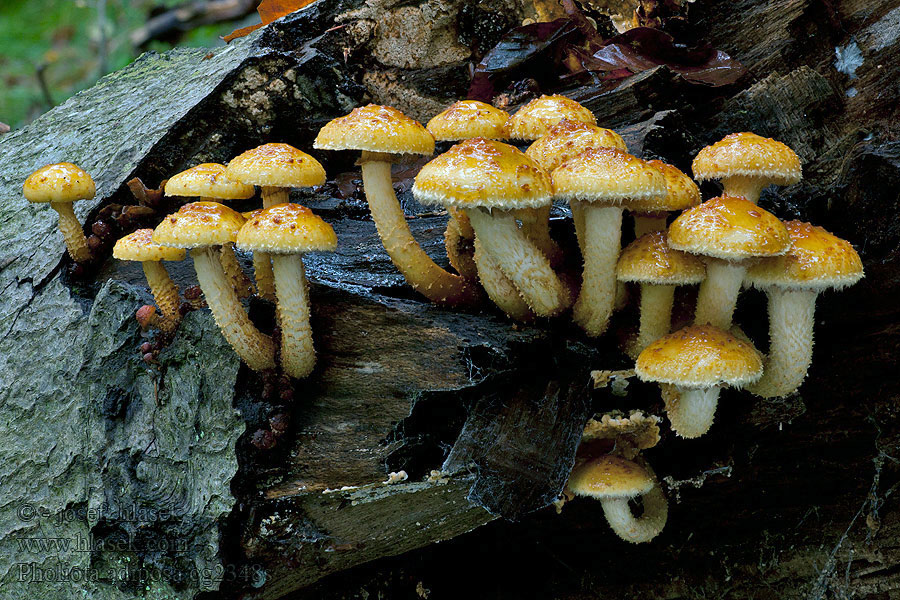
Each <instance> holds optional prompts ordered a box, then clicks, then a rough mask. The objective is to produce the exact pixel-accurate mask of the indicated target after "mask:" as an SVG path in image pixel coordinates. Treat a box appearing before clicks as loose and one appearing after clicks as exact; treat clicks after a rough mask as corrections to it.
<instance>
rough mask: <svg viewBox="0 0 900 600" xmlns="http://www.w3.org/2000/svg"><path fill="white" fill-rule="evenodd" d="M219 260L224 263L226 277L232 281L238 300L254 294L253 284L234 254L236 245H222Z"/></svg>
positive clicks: (229, 243)
mask: <svg viewBox="0 0 900 600" xmlns="http://www.w3.org/2000/svg"><path fill="white" fill-rule="evenodd" d="M219 259H220V260H221V261H222V268H223V269H225V276H226V277H228V279H229V280H230V281H231V285H232V286H233V287H234V290H235V291H236V292H237V295H238V298H246V297H248V296H250V295H251V294H253V283H252V282H251V281H250V279H249V278H248V277H247V275H246V274H245V273H244V270H243V269H242V268H241V263H239V262H238V259H237V256H235V254H234V243H232V242H228V243H227V244H222V250H221V252H220V256H219Z"/></svg>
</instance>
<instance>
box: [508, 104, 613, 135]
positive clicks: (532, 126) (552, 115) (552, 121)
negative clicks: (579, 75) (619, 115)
mask: <svg viewBox="0 0 900 600" xmlns="http://www.w3.org/2000/svg"><path fill="white" fill-rule="evenodd" d="M563 119H568V120H570V121H581V122H582V123H590V124H591V125H596V124H597V119H596V118H595V117H594V114H593V113H592V112H591V111H589V110H588V109H586V108H585V107H583V106H582V105H580V104H578V103H577V102H575V101H574V100H572V99H571V98H566V97H565V96H541V97H540V98H535V99H534V100H532V101H531V102H529V103H528V104H526V105H525V106H523V107H522V108H520V109H519V110H518V111H516V114H514V115H513V116H511V117H510V118H509V120H508V121H507V122H506V132H507V134H508V135H509V137H511V138H513V139H516V140H536V139H538V138H539V137H541V136H543V135H546V134H547V131H548V130H549V129H550V128H551V127H553V126H554V125H556V124H557V123H559V122H560V121H562V120H563Z"/></svg>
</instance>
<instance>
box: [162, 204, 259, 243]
mask: <svg viewBox="0 0 900 600" xmlns="http://www.w3.org/2000/svg"><path fill="white" fill-rule="evenodd" d="M243 225H244V217H242V216H241V214H240V213H238V212H236V211H234V210H231V209H230V208H228V207H227V206H225V205H224V204H219V203H218V202H192V203H191V204H185V205H184V206H182V207H181V208H180V209H179V210H178V212H176V213H175V214H171V215H168V216H167V217H166V218H164V219H163V220H162V222H161V223H160V224H159V225H157V227H156V229H155V230H154V232H153V241H154V242H156V243H157V244H159V245H161V246H172V247H174V248H188V249H190V248H200V247H205V246H220V245H222V244H224V243H226V242H232V241H234V239H235V237H237V234H238V231H240V230H241V227H242V226H243Z"/></svg>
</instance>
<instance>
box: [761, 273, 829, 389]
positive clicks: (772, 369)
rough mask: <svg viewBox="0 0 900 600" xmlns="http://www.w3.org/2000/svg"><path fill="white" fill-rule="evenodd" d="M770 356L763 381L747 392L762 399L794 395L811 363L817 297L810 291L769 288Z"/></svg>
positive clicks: (815, 293) (767, 359) (816, 293)
mask: <svg viewBox="0 0 900 600" xmlns="http://www.w3.org/2000/svg"><path fill="white" fill-rule="evenodd" d="M767 292H768V295H769V355H768V357H767V358H766V364H765V369H764V370H763V376H762V379H760V380H759V381H758V382H757V383H754V384H753V385H748V386H747V389H748V390H749V391H751V392H753V393H754V394H756V395H758V396H762V397H763V398H777V397H780V396H787V395H788V394H791V393H793V392H794V391H795V390H796V389H797V388H799V387H800V384H802V383H803V380H804V379H805V378H806V371H807V369H809V365H810V363H811V362H812V349H813V325H814V324H815V318H814V315H815V312H816V296H817V295H818V292H814V291H812V290H783V289H780V288H769V289H768V290H767Z"/></svg>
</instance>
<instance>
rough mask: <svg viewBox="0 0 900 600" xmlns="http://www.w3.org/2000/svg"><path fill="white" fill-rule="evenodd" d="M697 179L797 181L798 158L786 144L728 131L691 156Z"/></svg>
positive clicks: (798, 172) (778, 182) (799, 173)
mask: <svg viewBox="0 0 900 600" xmlns="http://www.w3.org/2000/svg"><path fill="white" fill-rule="evenodd" d="M692 169H693V171H694V177H696V178H697V179H699V180H700V181H703V180H706V179H721V178H724V177H733V176H735V175H741V176H745V177H748V176H749V177H765V178H766V179H767V180H768V181H770V182H771V183H774V184H776V185H791V184H794V183H797V182H798V181H800V177H801V169H800V158H799V157H798V156H797V154H796V153H795V152H794V151H793V150H791V149H790V148H788V147H787V145H785V144H783V143H781V142H778V141H775V140H773V139H771V138H764V137H762V136H759V135H756V134H755V133H749V132H742V133H731V134H729V135H726V136H725V137H724V138H722V139H721V140H719V141H718V142H716V143H715V144H713V145H712V146H707V147H705V148H703V149H702V150H701V151H700V152H699V153H698V154H697V156H696V157H695V158H694V163H693V165H692Z"/></svg>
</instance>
